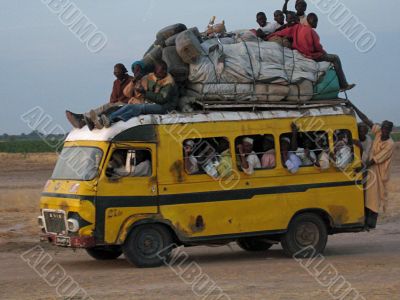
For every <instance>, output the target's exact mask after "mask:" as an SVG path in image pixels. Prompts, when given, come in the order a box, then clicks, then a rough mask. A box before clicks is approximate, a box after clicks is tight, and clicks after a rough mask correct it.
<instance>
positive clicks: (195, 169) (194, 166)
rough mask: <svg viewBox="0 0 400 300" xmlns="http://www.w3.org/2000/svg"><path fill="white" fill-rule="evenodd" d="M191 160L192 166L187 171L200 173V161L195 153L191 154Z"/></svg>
mask: <svg viewBox="0 0 400 300" xmlns="http://www.w3.org/2000/svg"><path fill="white" fill-rule="evenodd" d="M189 161H190V164H191V165H192V166H191V167H190V168H189V169H188V170H187V172H188V173H189V174H195V173H198V172H199V162H198V161H197V158H196V157H194V156H193V155H190V156H189Z"/></svg>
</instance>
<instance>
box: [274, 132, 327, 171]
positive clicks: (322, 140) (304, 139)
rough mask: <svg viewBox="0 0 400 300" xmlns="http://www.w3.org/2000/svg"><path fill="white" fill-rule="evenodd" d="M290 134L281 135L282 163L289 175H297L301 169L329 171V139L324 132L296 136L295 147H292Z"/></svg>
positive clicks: (303, 133)
mask: <svg viewBox="0 0 400 300" xmlns="http://www.w3.org/2000/svg"><path fill="white" fill-rule="evenodd" d="M292 136H293V134H292V133H285V134H282V135H281V137H280V141H281V151H282V152H281V155H282V162H283V164H284V166H285V167H286V168H288V169H289V171H290V172H291V173H297V171H298V170H299V168H302V167H312V166H316V167H319V168H320V169H321V170H326V169H329V167H330V162H329V160H330V159H329V138H328V134H327V133H326V132H324V131H307V132H299V133H298V134H297V136H296V137H297V145H293V142H294V141H292Z"/></svg>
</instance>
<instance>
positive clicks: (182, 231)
mask: <svg viewBox="0 0 400 300" xmlns="http://www.w3.org/2000/svg"><path fill="white" fill-rule="evenodd" d="M174 226H175V228H176V231H178V232H179V234H178V235H182V236H190V232H189V231H187V230H186V229H185V228H183V227H182V225H181V224H180V223H179V222H177V223H175V224H174Z"/></svg>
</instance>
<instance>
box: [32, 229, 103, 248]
mask: <svg viewBox="0 0 400 300" xmlns="http://www.w3.org/2000/svg"><path fill="white" fill-rule="evenodd" d="M40 241H41V242H49V243H50V244H52V245H55V246H59V247H68V248H75V249H76V248H92V247H95V246H96V240H95V238H94V237H92V236H63V235H57V234H52V233H45V234H41V235H40Z"/></svg>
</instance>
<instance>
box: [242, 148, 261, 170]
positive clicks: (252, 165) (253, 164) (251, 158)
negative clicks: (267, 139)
mask: <svg viewBox="0 0 400 300" xmlns="http://www.w3.org/2000/svg"><path fill="white" fill-rule="evenodd" d="M246 160H247V163H248V164H249V168H248V169H245V168H242V169H243V172H245V173H246V174H247V175H252V174H254V169H261V162H260V159H259V158H258V156H257V154H256V153H255V152H254V151H253V152H251V153H250V154H249V155H248V156H247V157H246Z"/></svg>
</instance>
